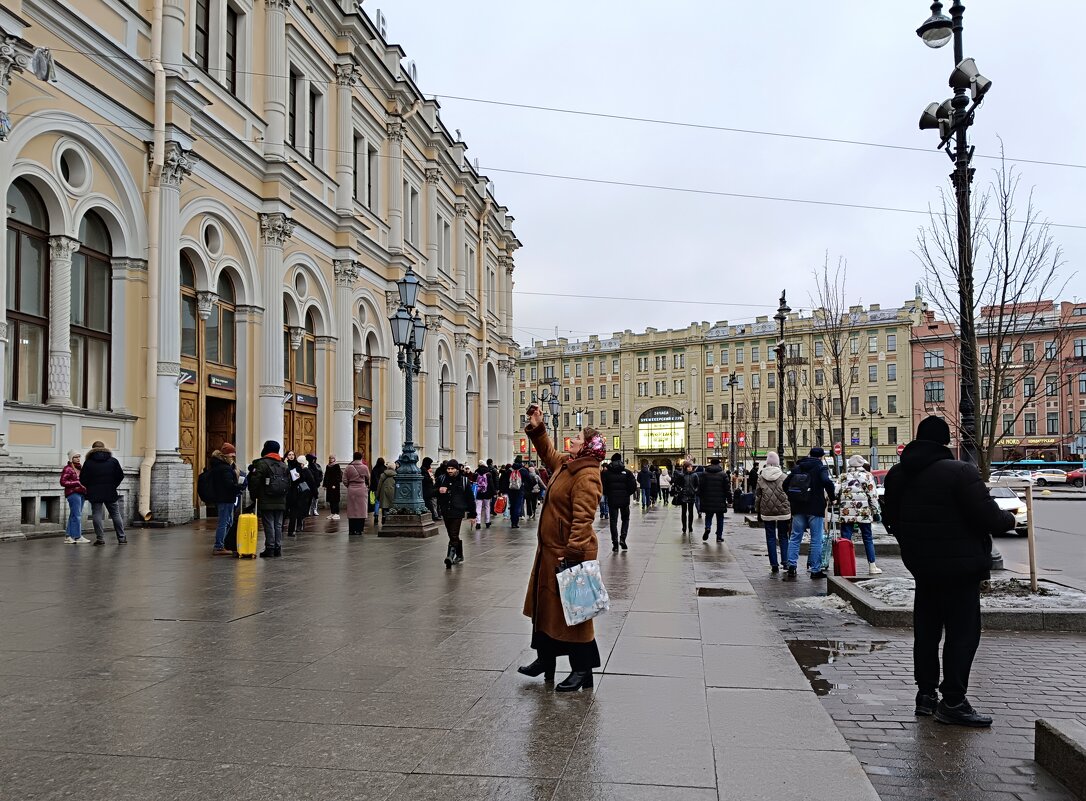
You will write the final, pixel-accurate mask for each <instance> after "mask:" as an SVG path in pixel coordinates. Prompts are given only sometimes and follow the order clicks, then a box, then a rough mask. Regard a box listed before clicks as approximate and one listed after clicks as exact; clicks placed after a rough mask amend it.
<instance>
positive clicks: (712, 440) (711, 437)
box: [705, 431, 716, 448]
mask: <svg viewBox="0 0 1086 801" xmlns="http://www.w3.org/2000/svg"><path fill="white" fill-rule="evenodd" d="M705 447H707V448H715V447H716V432H715V431H710V432H709V433H708V434H706V435H705Z"/></svg>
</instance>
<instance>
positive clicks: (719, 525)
mask: <svg viewBox="0 0 1086 801" xmlns="http://www.w3.org/2000/svg"><path fill="white" fill-rule="evenodd" d="M714 517H715V518H716V538H717V539H718V540H719V539H720V538H721V537H723V536H724V513H723V512H706V513H705V533H706V534H708V533H709V529H711V528H712V527H713V518H714Z"/></svg>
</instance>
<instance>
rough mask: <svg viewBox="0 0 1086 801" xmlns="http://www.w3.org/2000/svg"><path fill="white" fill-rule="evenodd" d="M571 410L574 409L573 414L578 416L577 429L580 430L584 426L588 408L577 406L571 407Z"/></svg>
mask: <svg viewBox="0 0 1086 801" xmlns="http://www.w3.org/2000/svg"><path fill="white" fill-rule="evenodd" d="M570 411H572V412H573V414H574V415H575V416H576V419H577V430H578V431H580V430H581V429H582V428H584V413H585V412H587V411H588V409H586V408H585V407H583V406H577V407H576V408H574V409H571V410H570Z"/></svg>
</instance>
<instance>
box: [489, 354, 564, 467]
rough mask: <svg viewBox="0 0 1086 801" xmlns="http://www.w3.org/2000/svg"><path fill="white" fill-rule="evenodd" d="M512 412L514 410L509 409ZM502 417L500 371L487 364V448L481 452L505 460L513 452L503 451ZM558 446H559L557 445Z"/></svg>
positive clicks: (495, 458)
mask: <svg viewBox="0 0 1086 801" xmlns="http://www.w3.org/2000/svg"><path fill="white" fill-rule="evenodd" d="M509 413H510V414H511V413H512V410H510V411H509ZM500 419H501V401H500V396H499V394H498V372H497V370H495V369H494V365H492V364H488V365H487V366H486V450H487V452H486V453H485V454H480V456H482V457H483V458H490V459H494V460H496V461H502V462H504V461H505V460H506V459H510V458H512V456H511V454H508V453H502V452H501V440H500V439H499V436H498V431H499V428H500V422H499V421H500ZM556 447H557V446H556Z"/></svg>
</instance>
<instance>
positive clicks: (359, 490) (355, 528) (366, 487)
mask: <svg viewBox="0 0 1086 801" xmlns="http://www.w3.org/2000/svg"><path fill="white" fill-rule="evenodd" d="M343 484H344V485H345V486H346V487H347V533H348V534H362V533H363V532H364V531H365V530H366V517H367V516H368V515H369V503H370V469H369V467H367V466H366V463H365V461H363V459H362V453H361V451H355V452H354V461H352V462H351V463H350V464H349V465H347V469H346V470H344V471H343Z"/></svg>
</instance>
